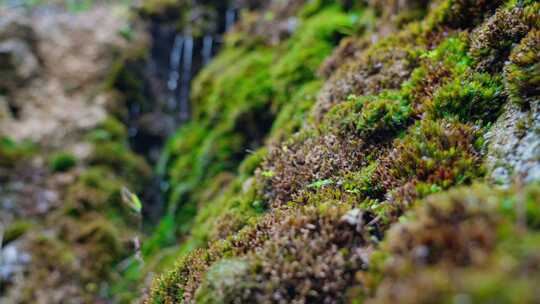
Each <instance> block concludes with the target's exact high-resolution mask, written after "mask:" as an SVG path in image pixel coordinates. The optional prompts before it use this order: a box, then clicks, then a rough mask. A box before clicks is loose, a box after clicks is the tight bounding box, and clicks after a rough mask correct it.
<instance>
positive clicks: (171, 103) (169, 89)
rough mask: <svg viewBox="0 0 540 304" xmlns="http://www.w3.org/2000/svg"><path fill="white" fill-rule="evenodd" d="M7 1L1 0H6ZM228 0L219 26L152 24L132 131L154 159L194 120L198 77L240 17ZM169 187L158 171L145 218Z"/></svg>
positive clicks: (159, 206)
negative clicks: (192, 96) (193, 96)
mask: <svg viewBox="0 0 540 304" xmlns="http://www.w3.org/2000/svg"><path fill="white" fill-rule="evenodd" d="M0 1H1V0H0ZM226 5H227V4H225V3H222V4H220V5H219V8H216V15H215V16H214V18H215V19H214V23H215V24H214V25H213V26H209V27H205V28H203V29H202V35H195V36H194V35H192V32H195V33H201V29H197V30H194V29H193V28H190V26H192V25H191V24H188V25H185V26H184V27H183V28H178V26H177V24H176V23H174V22H172V21H171V20H166V21H164V20H160V19H156V20H153V21H152V22H151V23H150V26H149V32H150V34H151V35H152V46H151V49H150V53H149V56H148V58H147V59H146V60H145V61H144V62H141V63H140V65H138V64H137V65H134V69H136V70H137V71H136V73H138V75H140V77H141V79H142V80H143V87H142V88H141V90H142V92H141V93H142V95H144V96H145V98H144V99H142V100H143V102H140V101H141V100H138V99H136V98H135V99H132V100H134V102H132V103H130V106H129V123H128V124H129V135H130V142H131V144H132V146H133V147H134V150H135V151H136V152H137V153H140V154H141V155H145V156H146V157H147V158H148V159H149V160H150V162H151V163H153V164H156V163H157V162H158V161H159V158H160V155H161V154H160V153H161V150H162V148H163V144H164V143H165V141H166V140H167V138H168V137H169V136H170V135H171V134H172V133H173V132H174V131H175V130H176V129H177V128H178V127H179V126H180V125H182V124H184V123H186V122H187V121H188V120H189V118H190V113H191V107H190V94H191V92H190V88H191V81H192V80H193V77H195V76H196V74H197V73H198V72H199V71H200V69H201V68H203V67H204V66H205V65H207V64H209V63H210V61H211V60H212V57H213V56H214V55H215V54H216V53H217V52H218V51H219V48H220V47H221V45H222V44H223V34H224V33H225V32H227V31H229V30H230V29H231V28H232V27H233V25H234V23H235V22H236V21H237V20H238V10H239V9H238V7H234V6H230V7H228V8H227V7H226ZM167 189H168V184H167V182H166V180H165V176H164V172H156V176H155V181H154V184H153V185H152V187H149V188H148V189H147V191H146V192H147V193H145V194H144V196H143V199H144V200H145V202H146V204H145V206H146V207H145V212H146V214H145V217H147V218H153V219H158V218H159V216H160V215H161V213H162V211H163V207H164V200H163V197H162V195H163V193H164V192H166V191H167Z"/></svg>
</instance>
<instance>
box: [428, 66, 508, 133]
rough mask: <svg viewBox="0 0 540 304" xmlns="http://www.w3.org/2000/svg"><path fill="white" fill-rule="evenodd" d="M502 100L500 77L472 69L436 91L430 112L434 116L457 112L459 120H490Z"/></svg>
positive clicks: (486, 121)
mask: <svg viewBox="0 0 540 304" xmlns="http://www.w3.org/2000/svg"><path fill="white" fill-rule="evenodd" d="M504 102H505V96H504V87H503V84H502V79H501V77H492V76H490V75H489V74H484V73H474V74H472V75H468V76H461V77H456V78H454V79H453V80H452V81H450V82H449V83H447V84H445V85H444V86H442V87H441V88H440V89H438V90H437V91H436V92H435V95H434V96H433V101H432V104H430V105H429V107H432V108H431V109H429V111H430V114H431V115H432V116H435V117H447V118H448V117H453V116H457V117H459V119H460V120H462V121H471V122H474V121H476V120H480V121H483V122H484V123H488V122H492V121H494V120H495V118H497V117H498V115H499V114H500V110H501V107H502V105H503V104H504Z"/></svg>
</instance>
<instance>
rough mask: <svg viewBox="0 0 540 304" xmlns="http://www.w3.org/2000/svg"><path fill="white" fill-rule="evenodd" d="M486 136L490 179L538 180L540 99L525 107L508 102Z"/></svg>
mask: <svg viewBox="0 0 540 304" xmlns="http://www.w3.org/2000/svg"><path fill="white" fill-rule="evenodd" d="M486 140H487V142H488V153H487V159H486V166H487V169H488V178H489V179H490V180H491V181H492V182H494V183H496V184H500V185H509V184H510V183H511V182H512V181H514V180H515V179H516V178H517V179H520V180H521V181H523V182H525V183H530V182H533V181H540V100H536V101H533V102H531V107H530V110H528V111H523V110H521V109H520V108H519V107H518V106H517V105H515V104H513V103H508V105H507V106H506V108H505V110H504V113H503V114H502V115H501V116H500V117H499V119H498V120H497V122H496V123H495V124H494V125H493V127H492V128H491V130H490V131H489V132H488V133H487V134H486Z"/></svg>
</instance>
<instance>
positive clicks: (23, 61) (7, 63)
mask: <svg viewBox="0 0 540 304" xmlns="http://www.w3.org/2000/svg"><path fill="white" fill-rule="evenodd" d="M38 67H39V64H38V60H37V59H36V57H35V56H34V54H33V53H32V50H31V48H30V46H29V45H28V44H27V43H26V42H24V41H23V40H20V39H9V40H5V41H3V42H0V88H3V89H11V88H14V87H16V86H19V85H20V84H21V83H22V82H24V81H26V80H28V79H29V78H31V77H32V76H34V75H35V74H36V73H37V71H38Z"/></svg>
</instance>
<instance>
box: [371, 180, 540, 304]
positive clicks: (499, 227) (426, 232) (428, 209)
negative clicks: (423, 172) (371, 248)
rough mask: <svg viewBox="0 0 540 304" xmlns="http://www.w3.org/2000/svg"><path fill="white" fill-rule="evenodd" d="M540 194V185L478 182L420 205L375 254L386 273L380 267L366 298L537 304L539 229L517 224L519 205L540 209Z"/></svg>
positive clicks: (374, 259)
mask: <svg viewBox="0 0 540 304" xmlns="http://www.w3.org/2000/svg"><path fill="white" fill-rule="evenodd" d="M538 198H539V197H538V192H537V188H535V186H530V187H527V188H524V189H513V190H512V191H510V192H505V191H500V190H495V189H491V188H489V187H486V186H483V185H476V186H473V187H471V188H460V189H457V190H453V191H450V192H449V193H448V194H441V195H435V196H431V197H429V198H428V199H426V200H425V201H424V202H421V203H419V204H418V206H417V208H415V209H414V210H413V211H412V212H410V213H409V215H408V216H407V217H406V220H403V221H402V222H403V223H401V224H396V225H395V226H394V227H392V228H391V230H390V231H389V232H388V235H387V239H386V240H385V242H384V243H383V245H382V246H381V251H380V252H378V253H377V254H375V255H374V256H372V262H373V263H372V265H373V266H374V268H376V269H378V270H380V271H382V273H378V274H376V271H374V272H373V273H374V274H375V277H371V279H374V278H375V280H378V279H377V278H382V282H381V283H380V284H379V285H378V287H377V288H376V293H375V294H374V295H373V297H368V298H369V299H368V300H367V301H366V303H394V302H395V301H397V300H398V301H399V302H400V303H433V301H436V302H438V301H448V300H449V301H451V300H452V299H456V298H458V297H460V296H464V297H466V298H467V299H470V301H472V302H473V303H476V302H483V301H492V300H494V299H497V300H500V301H502V302H503V303H519V302H520V301H523V300H524V299H527V300H525V301H526V302H527V303H533V302H535V301H536V300H537V299H538V294H535V292H534V291H532V290H531V289H529V288H530V286H531V285H530V283H529V282H538V279H539V276H538V272H537V270H538V269H539V268H538V265H540V264H539V262H540V259H538V251H537V250H538V244H534V242H536V241H535V240H537V239H538V234H537V232H534V231H533V230H529V231H528V232H524V231H523V228H522V227H520V226H519V224H518V225H516V222H515V219H516V216H517V214H519V210H518V209H515V208H516V207H517V206H518V205H519V204H523V205H524V206H529V207H527V208H533V209H537V208H538V202H539V201H538ZM503 210H506V211H503ZM528 210H530V209H528ZM518 217H519V216H518ZM516 235H519V236H520V237H518V238H516ZM535 251H536V252H535ZM504 265H506V266H504ZM525 269H527V270H525ZM381 275H383V276H382V277H381ZM510 277H511V278H513V279H510ZM365 278H366V279H367V280H369V279H370V277H369V276H366V277H365ZM531 280H532V281H531ZM534 299H536V300H534Z"/></svg>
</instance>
